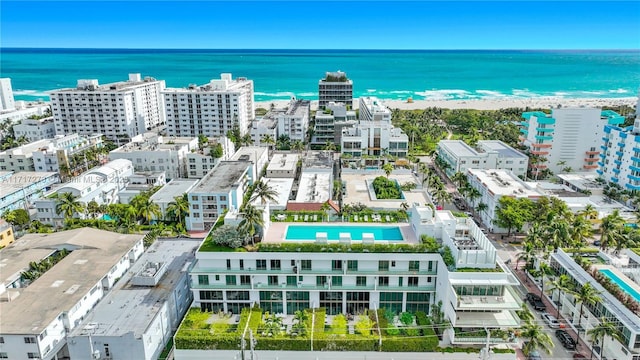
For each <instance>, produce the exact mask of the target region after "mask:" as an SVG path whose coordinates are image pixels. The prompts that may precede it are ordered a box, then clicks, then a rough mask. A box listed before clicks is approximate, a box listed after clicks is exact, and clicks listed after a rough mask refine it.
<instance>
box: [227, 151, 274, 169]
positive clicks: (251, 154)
mask: <svg viewBox="0 0 640 360" xmlns="http://www.w3.org/2000/svg"><path fill="white" fill-rule="evenodd" d="M267 151H269V148H267V147H262V146H243V147H241V148H240V149H238V151H236V152H235V154H233V156H232V157H231V160H241V161H251V162H252V163H254V164H256V163H257V162H258V159H259V158H261V157H262V156H263V155H265V153H266V152H267ZM258 170H259V171H261V170H262V169H258Z"/></svg>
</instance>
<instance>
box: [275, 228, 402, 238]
mask: <svg viewBox="0 0 640 360" xmlns="http://www.w3.org/2000/svg"><path fill="white" fill-rule="evenodd" d="M318 232H325V233H327V239H328V240H339V239H340V233H350V234H351V240H362V234H363V233H372V234H373V238H374V240H385V241H402V240H403V238H402V232H401V231H400V228H399V227H398V226H347V225H342V226H336V225H325V226H317V225H314V226H311V225H308V226H305V225H289V226H288V227H287V233H286V235H285V240H315V239H316V233H318Z"/></svg>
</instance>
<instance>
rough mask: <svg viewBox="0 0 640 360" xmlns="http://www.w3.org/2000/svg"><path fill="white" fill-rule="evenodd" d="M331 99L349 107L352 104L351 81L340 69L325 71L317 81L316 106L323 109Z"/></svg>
mask: <svg viewBox="0 0 640 360" xmlns="http://www.w3.org/2000/svg"><path fill="white" fill-rule="evenodd" d="M332 101H333V102H336V103H338V102H340V103H343V104H345V105H347V106H349V107H351V106H352V105H353V81H352V80H350V79H348V78H347V74H346V73H344V72H342V71H340V70H338V71H334V72H327V73H326V75H325V77H324V78H323V79H320V81H318V107H319V108H320V109H324V107H325V106H327V105H328V104H329V103H330V102H332Z"/></svg>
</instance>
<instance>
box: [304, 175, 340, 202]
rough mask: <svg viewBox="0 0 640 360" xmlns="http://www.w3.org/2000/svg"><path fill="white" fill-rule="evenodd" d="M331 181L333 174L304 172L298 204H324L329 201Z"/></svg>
mask: <svg viewBox="0 0 640 360" xmlns="http://www.w3.org/2000/svg"><path fill="white" fill-rule="evenodd" d="M331 180H332V176H331V173H327V172H315V171H306V170H303V171H302V174H300V185H299V187H298V193H297V194H296V202H301V203H323V202H325V201H327V200H329V190H330V186H332V184H331Z"/></svg>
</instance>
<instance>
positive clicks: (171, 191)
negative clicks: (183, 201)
mask: <svg viewBox="0 0 640 360" xmlns="http://www.w3.org/2000/svg"><path fill="white" fill-rule="evenodd" d="M197 183H198V180H186V179H173V180H171V181H169V183H168V184H166V185H164V186H163V187H162V189H160V190H158V191H156V192H155V193H154V194H153V195H151V197H150V198H149V200H151V202H153V203H154V204H158V206H160V211H161V213H162V214H163V216H164V215H165V214H166V213H167V207H168V206H169V204H171V203H172V202H175V201H176V197H181V196H183V195H184V194H187V193H189V191H191V189H193V187H194V186H195V185H196V184H197Z"/></svg>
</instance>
